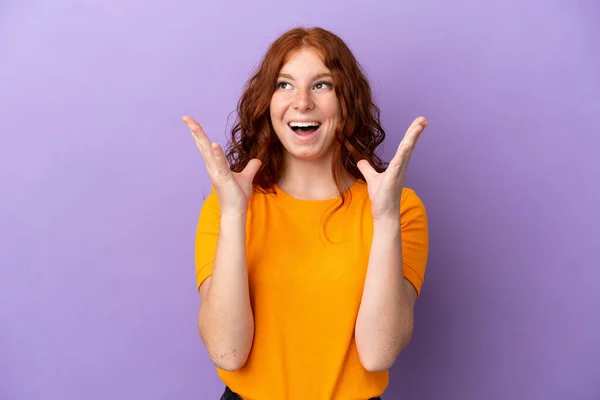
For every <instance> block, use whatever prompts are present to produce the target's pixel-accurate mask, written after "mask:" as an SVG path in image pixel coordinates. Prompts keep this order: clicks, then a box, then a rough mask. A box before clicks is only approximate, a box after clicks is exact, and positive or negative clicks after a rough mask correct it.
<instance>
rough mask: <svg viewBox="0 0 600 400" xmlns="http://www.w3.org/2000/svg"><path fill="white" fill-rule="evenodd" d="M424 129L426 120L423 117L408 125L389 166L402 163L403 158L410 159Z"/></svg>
mask: <svg viewBox="0 0 600 400" xmlns="http://www.w3.org/2000/svg"><path fill="white" fill-rule="evenodd" d="M425 127H427V120H425V118H424V117H419V118H417V119H415V120H414V121H413V123H412V124H410V126H409V127H408V130H407V131H406V133H405V134H404V138H402V141H401V142H400V144H399V145H398V150H396V154H395V155H394V158H393V159H392V161H390V164H395V163H396V162H399V163H402V159H403V158H406V157H410V155H411V154H412V151H413V149H414V147H415V146H416V144H417V141H418V140H419V137H420V136H421V133H422V132H423V130H424V129H425Z"/></svg>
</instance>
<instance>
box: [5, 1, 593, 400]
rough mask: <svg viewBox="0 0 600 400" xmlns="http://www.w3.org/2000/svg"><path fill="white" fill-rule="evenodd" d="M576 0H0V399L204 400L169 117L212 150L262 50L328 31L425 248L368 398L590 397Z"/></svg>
mask: <svg viewBox="0 0 600 400" xmlns="http://www.w3.org/2000/svg"><path fill="white" fill-rule="evenodd" d="M599 21H600V4H599V3H598V2H597V1H596V2H595V1H587V2H585V1H572V0H568V1H567V0H565V1H552V2H549V1H528V2H518V1H516V0H510V1H506V0H505V1H495V2H490V1H483V2H482V1H477V0H464V1H452V2H447V1H441V0H437V1H436V0H419V1H416V0H414V1H400V2H394V1H385V2H373V1H370V2H366V1H342V0H335V1H330V2H327V3H321V2H318V1H314V0H307V1H303V2H300V3H298V2H289V3H287V2H275V1H271V2H269V1H262V0H259V1H254V2H251V3H250V2H243V1H239V0H238V1H222V0H211V1H191V0H187V1H163V2H159V1H141V0H135V1H132V0H129V1H127V2H125V1H117V0H105V1H99V0H88V1H68V0H55V1H52V2H50V1H48V2H41V1H37V2H35V1H28V2H17V1H8V2H7V1H6V0H5V1H3V2H2V3H1V4H0V96H1V97H0V181H1V186H0V191H1V197H0V199H1V207H0V228H1V231H0V256H1V258H0V262H1V268H0V399H3V400H28V399H48V400H59V399H60V400H65V399H68V400H71V399H73V400H74V399H87V400H93V399H169V400H170V399H179V400H183V399H190V400H192V399H200V400H202V399H207V400H210V399H217V398H218V395H219V394H220V393H221V391H222V384H221V383H220V381H219V380H218V377H217V375H216V372H215V371H214V369H213V367H212V365H211V363H210V362H209V360H208V357H207V355H206V352H205V349H204V347H203V345H202V343H201V341H200V339H199V337H198V335H197V331H196V315H197V311H198V305H199V300H198V294H197V293H196V289H195V285H196V282H195V277H194V263H193V246H194V234H195V228H196V221H197V217H198V213H199V209H200V206H201V204H202V201H203V196H204V195H206V194H207V193H208V190H209V180H208V178H207V175H206V173H205V170H204V165H203V163H202V160H201V156H200V154H199V153H198V150H197V148H196V147H195V144H194V142H193V140H192V137H191V135H190V134H189V132H188V131H187V130H186V129H185V126H184V124H183V123H182V122H180V118H181V116H182V115H183V114H186V113H189V114H191V115H193V116H194V117H196V118H197V119H199V120H200V121H201V122H202V123H203V125H204V127H205V129H206V131H207V132H208V133H209V135H210V136H211V137H212V138H213V139H214V140H218V141H220V142H221V143H224V142H225V129H226V126H228V125H231V122H232V117H231V118H230V119H229V122H228V116H229V114H230V112H232V111H233V110H234V108H235V105H236V102H237V99H238V97H239V95H240V93H241V88H242V86H243V84H244V82H245V81H246V79H247V78H248V76H249V74H250V72H251V70H252V68H254V67H255V66H256V64H257V63H258V61H259V59H260V57H261V56H262V54H263V53H264V51H265V50H266V47H267V46H268V45H269V43H270V42H271V41H272V40H274V39H275V38H276V37H277V36H278V35H279V34H280V33H282V32H283V31H285V30H287V29H288V28H291V27H293V26H296V25H298V24H304V25H308V26H312V25H320V26H323V27H325V28H328V29H331V30H333V31H334V32H336V33H338V34H339V35H340V36H341V37H342V38H343V39H345V40H346V41H347V42H348V43H349V45H350V46H351V48H352V49H353V50H354V52H355V54H356V56H357V57H358V58H359V60H360V61H361V63H362V64H363V65H364V67H365V69H366V70H367V72H368V74H369V76H370V78H371V80H372V82H373V88H374V90H375V93H376V98H377V101H378V103H379V105H380V106H381V109H382V119H383V123H384V127H385V128H386V129H387V131H388V141H387V142H386V146H385V148H384V149H383V155H384V156H385V158H388V159H389V155H390V154H391V152H393V151H394V149H395V147H396V145H397V144H398V142H399V141H400V139H401V136H402V135H403V133H404V131H405V129H406V127H407V126H408V124H409V123H410V122H411V121H412V119H413V118H415V117H416V116H418V115H425V116H426V117H427V118H428V120H429V124H430V125H429V128H428V129H427V130H426V131H425V134H424V136H423V137H422V139H421V140H420V141H419V145H418V147H417V150H416V151H415V153H414V155H413V159H412V162H411V166H410V168H409V177H408V183H407V184H408V186H410V187H412V188H414V189H415V190H416V191H417V193H418V194H419V195H420V196H421V197H422V199H423V201H424V202H425V204H426V206H427V209H428V213H429V218H430V231H431V256H430V263H429V266H428V272H427V275H426V281H425V285H424V287H423V293H422V297H421V299H420V300H419V301H418V303H417V310H416V312H417V315H416V328H415V332H414V336H413V340H412V342H411V344H410V345H409V347H408V348H407V349H406V350H405V351H403V352H402V353H401V355H400V358H399V360H398V362H397V364H396V365H395V366H394V368H393V369H392V371H391V384H390V387H389V389H388V391H387V392H386V393H387V395H386V398H387V399H390V400H391V399H434V400H437V399H444V400H453V399H456V400H458V399H461V400H471V399H472V400H481V399H487V400H506V399H511V400H513V399H528V400H529V399H540V400H542V399H543V400H548V399H569V400H573V399H577V400H579V399H582V400H583V399H586V400H587V399H589V400H592V399H600V383H598V377H599V376H600V291H599V290H598V282H599V281H600V261H599V260H600V217H599V216H600V212H599V210H598V209H599V206H600V189H599V187H598V186H599V185H598V184H599V183H600V179H599V178H598V174H599V173H600V167H599V161H598V159H599V157H598V152H599V151H600V139H599V136H600V131H599V128H598V119H599V117H600V83H599V81H600V79H599V71H600V57H599V53H600V45H598V43H599V40H600V28H599V25H600V23H599Z"/></svg>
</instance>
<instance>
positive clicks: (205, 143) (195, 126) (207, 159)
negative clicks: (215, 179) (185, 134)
mask: <svg viewBox="0 0 600 400" xmlns="http://www.w3.org/2000/svg"><path fill="white" fill-rule="evenodd" d="M182 119H183V122H184V123H185V124H186V125H187V127H188V129H189V130H190V132H191V133H192V136H193V137H194V140H195V142H196V146H198V149H200V153H201V154H202V158H203V159H204V163H205V164H206V168H207V169H208V170H209V171H210V170H215V171H216V169H217V165H216V162H215V158H214V154H213V149H212V144H211V142H210V139H209V138H208V136H207V135H206V133H204V129H202V126H200V124H199V123H198V122H197V121H195V120H194V119H193V118H191V117H190V116H187V115H186V116H184V117H183V118H182Z"/></svg>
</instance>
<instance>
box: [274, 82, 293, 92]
mask: <svg viewBox="0 0 600 400" xmlns="http://www.w3.org/2000/svg"><path fill="white" fill-rule="evenodd" d="M286 85H289V86H291V85H290V84H289V83H288V82H285V81H281V82H277V89H284V90H285V89H289V87H288V86H286Z"/></svg>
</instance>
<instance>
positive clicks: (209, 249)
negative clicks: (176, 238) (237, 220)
mask: <svg viewBox="0 0 600 400" xmlns="http://www.w3.org/2000/svg"><path fill="white" fill-rule="evenodd" d="M220 222H221V211H220V208H219V199H218V197H217V193H216V192H215V189H214V188H212V190H211V193H210V194H209V195H208V197H207V198H206V200H204V204H203V205H202V209H201V210H200V218H199V219H198V228H197V230H196V244H195V261H196V262H195V263H196V282H197V285H198V286H197V289H198V290H200V285H202V283H203V282H204V281H205V280H206V278H208V277H209V276H211V275H212V271H213V264H214V261H215V254H216V252H217V240H218V237H219V226H220Z"/></svg>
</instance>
